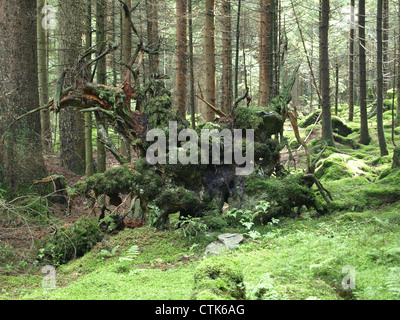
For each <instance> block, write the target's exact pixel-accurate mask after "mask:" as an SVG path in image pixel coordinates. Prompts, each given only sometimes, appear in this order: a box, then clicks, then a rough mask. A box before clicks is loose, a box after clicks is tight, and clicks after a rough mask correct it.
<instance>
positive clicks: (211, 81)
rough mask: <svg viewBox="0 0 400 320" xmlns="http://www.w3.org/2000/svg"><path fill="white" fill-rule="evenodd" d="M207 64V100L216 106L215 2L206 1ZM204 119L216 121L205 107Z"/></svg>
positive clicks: (212, 112) (212, 0) (211, 0)
mask: <svg viewBox="0 0 400 320" xmlns="http://www.w3.org/2000/svg"><path fill="white" fill-rule="evenodd" d="M204 49H205V63H206V90H205V93H206V96H205V98H206V100H207V101H208V102H209V103H210V104H212V105H213V106H215V102H216V78H215V77H216V75H215V64H216V62H215V0H207V1H206V30H205V46H204ZM205 108H206V109H205V111H204V112H203V118H204V120H205V121H214V119H215V112H214V111H212V110H211V109H210V108H208V107H206V106H205Z"/></svg>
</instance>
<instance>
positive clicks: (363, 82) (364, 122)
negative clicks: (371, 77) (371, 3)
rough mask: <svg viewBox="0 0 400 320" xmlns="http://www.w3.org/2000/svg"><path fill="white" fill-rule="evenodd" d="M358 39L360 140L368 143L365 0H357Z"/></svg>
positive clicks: (362, 142)
mask: <svg viewBox="0 0 400 320" xmlns="http://www.w3.org/2000/svg"><path fill="white" fill-rule="evenodd" d="M358 39H359V40H358V41H359V50H358V51H359V78H360V79H359V81H360V98H359V99H360V122H361V124H360V140H359V143H361V144H365V145H367V144H369V142H370V141H371V138H370V136H369V132H368V114H367V101H366V99H367V69H366V58H365V0H359V2H358Z"/></svg>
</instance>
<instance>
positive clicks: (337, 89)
mask: <svg viewBox="0 0 400 320" xmlns="http://www.w3.org/2000/svg"><path fill="white" fill-rule="evenodd" d="M335 69H336V77H335V116H337V115H338V96H339V63H337V62H336V64H335Z"/></svg>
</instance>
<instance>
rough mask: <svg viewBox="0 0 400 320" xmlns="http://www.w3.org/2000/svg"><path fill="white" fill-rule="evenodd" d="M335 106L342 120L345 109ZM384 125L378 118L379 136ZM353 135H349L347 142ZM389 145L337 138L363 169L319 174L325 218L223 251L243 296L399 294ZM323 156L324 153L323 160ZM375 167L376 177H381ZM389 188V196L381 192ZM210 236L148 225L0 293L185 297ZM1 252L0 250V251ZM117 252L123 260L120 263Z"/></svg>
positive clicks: (399, 220)
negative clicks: (49, 284) (238, 273)
mask: <svg viewBox="0 0 400 320" xmlns="http://www.w3.org/2000/svg"><path fill="white" fill-rule="evenodd" d="M341 110H344V111H343V114H342V115H341V116H342V117H343V118H344V119H346V117H347V116H346V115H345V114H344V113H345V112H346V109H341ZM358 121H359V119H358V118H355V121H354V122H350V123H348V124H349V126H350V127H352V128H356V126H357V123H358ZM389 122H390V119H389V118H388V117H386V118H385V130H386V133H387V134H388V133H390V126H389V125H388V124H389ZM301 134H302V136H303V135H305V132H302V133H301ZM370 134H371V136H373V137H376V128H375V127H374V126H370ZM291 135H293V132H291V131H287V136H288V138H289V140H290V139H291V138H293V137H292V136H291ZM358 136H359V132H357V131H355V132H353V133H352V134H351V135H350V136H349V138H351V139H354V140H355V139H357V138H358ZM397 136H398V134H397ZM397 136H396V138H397ZM388 141H390V140H388ZM388 149H389V152H390V154H389V156H386V157H380V155H379V147H378V143H377V141H376V139H373V140H372V142H371V144H370V145H368V146H361V148H360V149H352V148H351V147H349V146H345V145H340V144H337V145H336V151H335V154H342V155H346V157H342V158H343V159H351V160H352V161H353V162H349V161H347V160H346V161H347V162H346V163H347V164H349V163H357V165H360V167H363V166H367V167H368V168H367V170H363V175H360V174H359V171H357V170H351V171H350V172H349V174H347V175H343V176H335V178H334V179H328V178H326V177H325V179H324V178H323V177H321V181H322V182H323V185H324V187H326V188H327V189H328V190H329V191H330V192H331V194H332V197H333V201H332V203H331V211H330V212H329V213H328V214H326V215H323V216H321V217H318V218H316V217H314V213H315V212H313V211H302V214H301V215H300V216H294V217H293V216H292V217H287V218H280V219H279V222H278V223H275V224H271V225H264V226H256V227H254V228H255V229H254V230H255V231H258V232H259V234H258V237H256V239H251V238H246V241H244V243H242V244H241V245H240V246H239V248H238V249H236V250H234V251H232V252H227V253H225V256H224V258H226V259H228V260H229V261H230V262H232V263H234V264H236V265H237V266H238V267H239V269H240V270H242V272H243V280H244V283H245V286H246V297H247V299H259V298H260V295H259V292H260V288H262V289H263V290H264V291H263V295H262V298H264V299H279V300H305V299H312V300H314V299H317V300H347V299H358V300H394V299H396V300H397V299H399V298H400V268H399V267H398V265H399V263H400V213H399V212H400V202H398V200H400V197H399V198H396V197H397V194H398V193H399V190H400V183H397V180H396V179H397V175H395V174H392V175H386V173H387V169H388V168H390V166H391V154H392V150H393V147H392V145H391V144H390V143H389V142H388ZM331 154H332V150H330V151H329V152H328V153H327V154H324V155H323V158H324V159H326V158H328V156H329V155H331ZM331 158H334V157H331ZM302 161H303V160H302ZM383 172H384V173H385V175H382V177H383V176H384V178H382V177H380V175H381V174H382V173H383ZM388 194H389V195H394V196H393V197H386V195H388ZM320 201H323V200H322V199H320ZM230 231H232V232H234V231H243V230H241V229H237V230H234V229H231V230H230ZM217 234H218V232H217V231H214V232H212V233H211V232H208V233H200V234H198V235H197V236H194V237H192V238H190V239H189V238H185V237H184V235H183V234H182V233H179V232H175V231H172V230H167V231H163V232H160V231H155V230H154V229H153V228H151V227H148V226H146V227H143V228H139V229H134V230H132V229H126V230H124V231H122V232H120V233H119V234H117V235H116V236H113V237H109V238H108V237H107V238H105V239H104V240H103V241H102V242H100V243H98V244H97V245H96V246H95V247H94V249H93V250H92V251H90V252H88V253H87V254H85V255H84V256H83V257H82V258H79V259H75V260H73V261H71V262H69V263H67V264H65V265H62V266H60V267H59V268H57V277H56V280H57V288H56V289H55V290H47V291H46V290H44V289H43V288H42V286H41V284H42V279H43V276H44V275H43V274H41V273H40V269H39V267H37V269H36V270H34V271H32V272H26V273H21V274H11V275H10V274H6V273H4V272H2V274H3V275H1V276H0V299H22V300H26V299H49V300H53V299H54V300H57V299H62V300H66V299H78V300H86V299H90V300H96V299H106V300H124V299H130V300H164V299H165V300H187V299H190V297H191V295H192V290H193V286H194V272H195V269H196V267H197V266H198V265H199V264H200V263H201V262H202V261H203V259H208V258H204V257H203V252H204V249H205V247H206V246H207V244H208V243H210V242H212V241H214V240H215V239H216V236H217ZM132 246H137V248H138V249H139V251H138V253H137V254H136V255H135V256H129V255H128V253H129V252H128V251H129V249H130V248H132ZM113 249H114V250H113ZM6 251H7V250H3V251H1V250H0V255H1V254H2V252H6ZM7 254H9V251H7ZM122 257H130V258H128V259H125V260H122V261H121V260H120V258H122ZM0 258H1V256H0ZM346 266H351V267H352V268H353V269H354V270H355V288H354V289H352V290H350V289H347V290H346V289H344V288H343V287H342V280H343V278H344V277H345V276H346V275H348V271H345V272H342V271H343V268H344V267H346Z"/></svg>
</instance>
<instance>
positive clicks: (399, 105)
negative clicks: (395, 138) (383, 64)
mask: <svg viewBox="0 0 400 320" xmlns="http://www.w3.org/2000/svg"><path fill="white" fill-rule="evenodd" d="M398 14H399V16H400V2H399V8H398ZM397 43H398V44H397V45H398V48H397V79H396V80H397V90H396V91H397V110H396V124H399V123H400V19H399V35H398V38H397Z"/></svg>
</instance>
